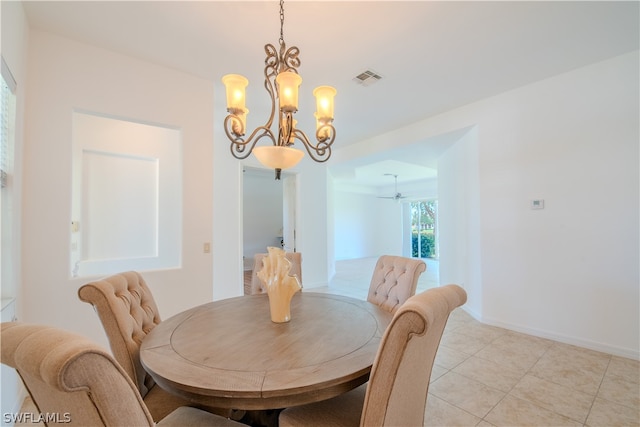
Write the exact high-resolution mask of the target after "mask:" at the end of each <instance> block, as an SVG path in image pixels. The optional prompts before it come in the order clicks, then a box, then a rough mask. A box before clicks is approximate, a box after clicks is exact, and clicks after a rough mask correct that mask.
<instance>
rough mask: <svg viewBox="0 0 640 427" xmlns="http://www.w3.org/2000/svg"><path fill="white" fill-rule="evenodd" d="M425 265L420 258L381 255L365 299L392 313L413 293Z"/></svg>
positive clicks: (425, 267)
mask: <svg viewBox="0 0 640 427" xmlns="http://www.w3.org/2000/svg"><path fill="white" fill-rule="evenodd" d="M426 269H427V265H426V264H425V263H424V261H422V260H421V259H415V258H404V257H399V256H392V255H383V256H381V257H380V258H378V262H377V263H376V266H375V268H374V270H373V275H372V277H371V284H370V285H369V294H368V295H367V301H369V302H370V303H373V304H376V305H378V306H380V307H382V308H384V309H385V310H387V311H389V312H391V313H393V312H394V311H396V310H397V309H398V307H400V306H401V305H402V304H403V303H404V302H405V301H406V300H407V299H408V298H409V297H411V296H413V295H415V293H416V286H418V278H419V277H420V274H422V272H423V271H425V270H426Z"/></svg>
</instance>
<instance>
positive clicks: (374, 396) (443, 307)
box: [279, 285, 467, 427]
mask: <svg viewBox="0 0 640 427" xmlns="http://www.w3.org/2000/svg"><path fill="white" fill-rule="evenodd" d="M466 300H467V294H466V292H465V291H464V289H462V288H461V287H459V286H457V285H447V286H443V287H440V288H432V289H428V290H426V291H424V292H422V293H420V294H418V295H414V296H413V297H411V298H409V299H408V300H407V301H406V302H405V303H404V304H403V305H402V306H401V307H400V308H398V310H397V311H396V312H395V314H394V316H393V319H392V320H391V323H390V324H389V326H388V327H387V329H386V331H385V333H384V336H383V337H382V341H381V342H380V346H379V348H378V352H377V354H376V357H375V360H374V362H373V366H372V368H371V375H370V377H369V382H368V383H365V384H363V385H361V386H360V387H358V388H355V389H353V390H351V391H349V392H347V393H345V394H341V395H339V396H336V397H334V398H331V399H328V400H324V401H321V402H316V403H311V404H308V405H302V406H296V407H292V408H288V409H285V410H284V411H282V412H281V413H280V417H279V425H280V427H294V426H305V427H313V426H334V427H341V426H344V427H347V426H358V425H360V426H362V427H364V426H366V427H374V426H422V425H424V418H425V409H426V405H427V394H428V391H429V380H430V378H431V370H432V368H433V361H434V359H435V357H436V352H437V350H438V346H439V345H440V338H441V337H442V333H443V331H444V327H445V326H446V323H447V319H448V318H449V314H450V313H451V312H452V311H453V310H454V309H455V308H456V307H459V306H461V305H462V304H464V303H465V302H466Z"/></svg>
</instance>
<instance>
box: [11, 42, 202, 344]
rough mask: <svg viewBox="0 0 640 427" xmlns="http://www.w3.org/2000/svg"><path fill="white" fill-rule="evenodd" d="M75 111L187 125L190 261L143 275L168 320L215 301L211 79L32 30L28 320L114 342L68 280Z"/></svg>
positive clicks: (185, 244) (186, 252) (186, 255)
mask: <svg viewBox="0 0 640 427" xmlns="http://www.w3.org/2000/svg"><path fill="white" fill-rule="evenodd" d="M74 109H79V110H83V111H92V112H96V113H102V114H106V115H110V116H115V117H123V118H128V119H131V120H136V121H140V122H143V123H156V124H160V125H165V126H169V127H172V128H177V129H180V131H181V133H182V153H183V154H182V155H183V159H184V163H185V164H186V165H188V167H185V168H184V171H183V189H182V195H183V196H182V206H183V220H184V221H183V225H182V248H183V253H182V266H181V268H176V269H170V270H162V271H148V272H142V273H143V276H144V277H145V278H146V279H147V282H148V283H149V285H150V287H151V288H152V289H153V293H154V297H155V299H156V302H157V303H158V306H159V309H160V312H161V315H162V316H163V317H164V318H166V317H169V316H170V315H172V314H175V313H177V312H179V311H182V310H184V309H186V308H189V307H192V306H195V305H198V304H201V303H203V302H207V301H210V300H211V299H212V295H213V292H214V289H213V287H215V285H213V286H212V271H213V260H212V256H211V254H206V253H204V251H203V244H204V243H205V242H211V241H212V238H213V235H212V218H213V209H212V208H213V206H212V198H211V194H212V193H213V187H212V181H213V180H212V158H213V153H212V141H213V129H212V126H211V121H212V117H213V85H212V84H211V82H208V81H205V80H202V79H199V78H194V77H192V76H189V75H185V74H183V73H180V72H177V71H174V70H171V69H167V68H164V67H161V66H156V65H152V64H150V63H147V62H143V61H140V60H137V59H133V58H130V57H127V56H123V55H119V54H114V53H112V52H109V51H106V50H102V49H98V48H95V47H92V46H88V45H84V44H80V43H77V42H74V41H71V40H69V39H65V38H62V37H59V36H54V35H51V34H47V33H42V32H31V33H30V43H29V74H28V97H27V109H26V124H27V126H26V131H25V144H24V165H25V166H24V214H23V239H22V242H23V254H24V256H23V263H22V271H23V292H24V296H25V298H24V302H23V309H24V316H23V318H24V319H23V320H26V321H30V322H41V323H47V324H51V325H55V326H59V327H62V328H65V329H69V330H75V331H77V332H79V333H83V334H85V335H87V336H89V337H90V338H92V339H95V340H98V341H102V343H103V344H104V345H106V339H105V338H104V332H103V330H102V326H101V325H100V323H99V321H98V318H97V316H96V315H95V313H94V312H93V309H92V308H91V307H90V306H89V305H88V304H86V303H83V302H81V301H80V300H79V299H78V297H77V289H78V288H79V287H80V286H81V285H82V284H83V283H86V282H88V281H89V278H82V279H71V278H70V277H69V268H68V265H69V248H70V233H69V231H70V229H69V225H70V220H71V170H72V169H71V149H72V147H71V143H72V134H71V131H72V126H71V117H72V112H73V111H74Z"/></svg>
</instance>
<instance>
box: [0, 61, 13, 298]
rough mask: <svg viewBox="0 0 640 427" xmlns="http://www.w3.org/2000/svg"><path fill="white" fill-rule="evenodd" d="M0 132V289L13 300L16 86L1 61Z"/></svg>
mask: <svg viewBox="0 0 640 427" xmlns="http://www.w3.org/2000/svg"><path fill="white" fill-rule="evenodd" d="M1 85H2V87H1V88H0V90H1V93H0V97H1V104H2V105H1V107H0V108H1V109H2V111H1V119H0V121H1V132H0V187H1V190H0V242H1V243H0V272H1V273H0V289H2V298H3V299H4V298H11V297H14V296H15V294H14V293H15V280H14V268H13V259H12V253H13V250H12V249H13V243H14V240H13V228H14V227H13V217H12V211H13V209H12V206H13V189H12V182H13V152H14V144H15V129H16V94H15V92H16V82H15V80H14V79H13V76H12V75H11V72H10V71H9V67H8V66H7V64H6V63H5V61H4V58H2V81H1Z"/></svg>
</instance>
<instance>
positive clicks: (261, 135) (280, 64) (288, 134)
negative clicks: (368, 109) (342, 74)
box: [222, 0, 336, 179]
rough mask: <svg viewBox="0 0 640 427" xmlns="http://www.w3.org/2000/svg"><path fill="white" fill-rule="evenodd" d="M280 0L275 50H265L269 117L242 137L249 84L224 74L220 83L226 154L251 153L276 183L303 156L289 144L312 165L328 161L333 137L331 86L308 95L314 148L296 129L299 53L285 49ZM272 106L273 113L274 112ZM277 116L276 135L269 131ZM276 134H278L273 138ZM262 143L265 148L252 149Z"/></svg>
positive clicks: (239, 156)
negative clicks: (223, 95)
mask: <svg viewBox="0 0 640 427" xmlns="http://www.w3.org/2000/svg"><path fill="white" fill-rule="evenodd" d="M283 29H284V0H280V39H279V48H278V49H276V47H275V46H274V45H272V44H267V45H265V47H264V50H265V53H266V58H265V67H264V77H265V80H264V87H265V89H266V90H267V93H268V94H269V97H270V98H271V113H270V115H269V117H268V120H267V121H266V123H265V124H264V125H262V126H259V127H257V128H255V129H254V130H253V131H252V132H251V133H250V134H249V136H246V135H247V130H246V128H247V115H248V114H249V110H248V109H247V107H246V96H245V93H246V87H247V85H248V84H249V81H248V80H247V79H246V78H245V77H243V76H241V75H238V74H227V75H225V76H224V77H222V83H223V84H224V85H225V88H226V92H227V112H228V113H229V114H228V115H227V117H226V118H225V119H224V129H225V133H226V134H227V137H228V138H229V140H230V141H231V154H233V156H234V157H235V158H237V159H246V158H247V157H249V155H251V153H252V152H253V153H254V155H255V156H256V158H257V159H258V160H259V161H260V163H262V164H263V165H264V166H266V167H268V168H272V169H275V171H276V179H280V173H281V171H282V170H283V169H288V168H292V167H294V166H295V165H296V164H298V162H299V161H300V160H301V159H302V157H304V152H303V151H302V150H299V149H297V148H294V147H293V145H294V143H295V142H296V140H298V141H300V142H301V143H302V144H303V145H304V147H305V148H306V150H307V152H308V153H309V156H311V158H312V159H313V160H314V161H316V162H320V163H321V162H325V161H327V160H328V159H329V157H331V146H332V144H333V142H334V140H335V137H336V131H335V128H334V127H333V98H334V97H335V95H336V90H335V89H334V88H333V87H331V86H320V87H317V88H316V89H315V90H314V91H313V95H314V96H315V98H316V112H315V118H316V133H315V143H314V142H312V141H311V140H310V139H309V138H308V137H307V135H306V134H305V133H304V132H303V131H302V130H300V129H298V128H297V127H296V124H297V121H296V120H295V119H294V118H293V116H294V114H295V113H296V112H297V111H298V88H299V86H300V84H301V83H302V77H300V75H299V74H298V67H299V66H300V59H299V58H298V56H299V54H300V50H299V49H298V48H297V47H296V46H292V47H290V48H287V47H286V44H285V42H284V31H283ZM276 101H277V108H276ZM276 114H277V116H278V117H277V124H278V127H277V131H274V130H272V129H271V128H272V126H273V124H274V120H275V118H276ZM276 132H277V133H276ZM261 139H266V140H268V141H270V142H271V144H269V145H262V146H256V144H257V143H258V141H260V140H261Z"/></svg>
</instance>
